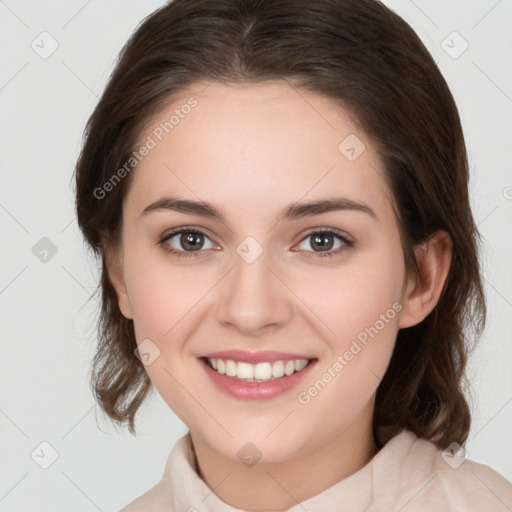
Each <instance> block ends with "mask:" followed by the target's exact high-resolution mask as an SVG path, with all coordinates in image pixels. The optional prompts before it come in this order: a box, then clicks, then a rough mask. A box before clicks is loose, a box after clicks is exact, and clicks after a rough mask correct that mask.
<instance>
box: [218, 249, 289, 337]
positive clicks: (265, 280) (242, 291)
mask: <svg viewBox="0 0 512 512" xmlns="http://www.w3.org/2000/svg"><path fill="white" fill-rule="evenodd" d="M278 274H279V272H278V271H276V270H275V269H274V268H272V265H271V262H270V261H269V258H268V257H267V253H266V252H265V251H263V253H262V254H261V255H260V256H259V257H258V258H257V259H256V260H255V261H252V262H250V263H249V262H248V261H246V260H245V259H244V258H242V257H240V256H239V255H238V254H237V253H236V252H235V253H234V254H233V268H232V270H231V272H229V274H228V275H227V276H226V278H225V279H223V283H222V287H221V289H219V290H218V292H219V295H218V305H217V308H216V316H217V320H218V322H219V323H221V324H222V325H223V326H224V327H228V328H230V329H237V330H238V331H239V332H241V333H244V334H246V335H250V336H257V335H258V334H263V333H266V332H268V331H269V330H278V329H280V328H282V327H283V326H284V325H285V324H286V323H288V322H289V321H290V319H291V318H292V316H293V313H294V304H293V294H291V293H290V291H289V290H288V289H287V288H286V286H285V284H283V282H282V280H281V279H279V278H278V277H277V276H276V275H278Z"/></svg>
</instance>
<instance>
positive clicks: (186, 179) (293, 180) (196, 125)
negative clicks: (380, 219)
mask: <svg viewBox="0 0 512 512" xmlns="http://www.w3.org/2000/svg"><path fill="white" fill-rule="evenodd" d="M140 140H141V141H142V142H144V141H146V142H148V141H150V140H151V141H152V143H151V144H148V146H149V145H151V146H152V148H151V149H150V150H149V151H148V153H147V155H146V156H145V157H144V158H143V159H142V160H141V161H140V162H139V164H138V165H137V167H136V171H135V172H134V176H133V181H132V184H131V187H130V190H129V193H128V197H127V200H129V201H130V202H131V203H133V204H135V205H136V206H137V207H138V208H143V207H144V203H147V202H148V201H151V200H155V199H158V197H157V196H159V195H164V194H165V193H167V192H168V193H172V194H173V195H176V194H178V195H182V196H183V197H187V198H193V199H196V200H197V199H198V198H200V199H203V200H208V201H212V202H214V201H216V202H218V203H223V204H225V205H226V209H228V206H229V205H230V204H232V205H233V206H237V207H239V206H240V204H243V205H244V211H246V212H248V211H249V205H253V206H254V212H253V213H256V214H257V213H261V209H262V208H265V209H269V208H272V205H273V204H275V205H276V207H279V206H282V204H283V203H284V202H288V200H289V201H290V202H291V201H298V200H300V199H301V198H303V197H310V198H312V199H314V198H318V197H322V198H323V197H326V195H327V196H328V195H329V194H331V195H332V194H336V195H339V194H343V195H346V196H347V197H349V198H350V199H354V200H361V201H366V202H372V203H373V206H372V208H374V209H375V208H376V209H379V208H386V206H387V204H386V203H387V202H388V195H389V193H388V190H387V187H386V185H385V183H384V180H383V179H382V176H381V175H382V172H383V170H382V166H381V163H380V161H379V159H378V156H377V154H376V152H375V150H374V149H373V147H372V144H371V141H370V140H369V139H368V137H367V136H366V135H365V134H364V133H363V132H362V131H361V130H360V129H359V128H358V127H357V125H356V124H355V123H354V122H353V121H352V120H351V118H350V116H349V114H348V113H347V112H346V111H344V110H343V108H341V107H340V106H339V105H338V104H337V103H336V102H335V101H333V100H332V99H330V98H325V97H323V96H320V95H317V94H314V93H311V92H308V91H305V90H303V89H298V88H296V87H294V86H292V85H290V84H289V83H287V82H285V81H280V82H265V83H259V84H220V83H215V82H213V83H196V84H193V85H192V86H190V87H188V88H187V89H186V90H183V91H182V92H181V93H180V94H179V95H178V96H176V97H175V98H173V100H172V101H171V102H170V103H169V104H168V105H167V106H166V107H165V108H164V109H162V110H161V111H160V112H159V113H158V114H157V115H156V116H155V117H153V118H152V119H151V120H150V121H149V122H148V123H147V124H146V127H145V129H144V131H143V133H142V134H141V137H140ZM193 196H195V197H193ZM236 202H237V204H235V203H236ZM258 205H259V209H258Z"/></svg>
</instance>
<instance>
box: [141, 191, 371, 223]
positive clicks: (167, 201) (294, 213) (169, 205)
mask: <svg viewBox="0 0 512 512" xmlns="http://www.w3.org/2000/svg"><path fill="white" fill-rule="evenodd" d="M156 210H173V211H176V212H179V213H185V214H188V215H199V216H201V217H206V218H212V219H218V220H220V221H224V220H225V215H224V213H223V212H222V211H221V210H219V209H217V208H215V206H213V205H212V204H210V203H207V202H204V201H191V200H188V199H178V198H176V197H163V198H161V199H158V200H157V201H155V202H154V203H151V204H150V205H148V206H146V208H144V210H143V211H142V213H141V214H140V216H141V217H144V216H145V215H147V214H149V213H151V212H154V211H156ZM340 210H350V211H357V212H363V213H366V214H368V215H370V216H371V217H373V218H374V219H375V220H377V215H376V214H375V212H374V211H373V210H372V209H371V208H370V207H369V206H366V205H364V204H362V203H359V202H356V201H352V200H351V199H346V198H343V197H335V198H331V199H321V200H317V201H311V202H308V203H300V202H298V203H292V204H290V205H288V206H286V207H285V208H283V209H282V210H281V213H280V215H279V220H280V221H292V220H296V219H301V218H304V217H310V216H313V215H320V214H322V213H328V212H332V211H340Z"/></svg>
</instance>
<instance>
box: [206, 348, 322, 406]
mask: <svg viewBox="0 0 512 512" xmlns="http://www.w3.org/2000/svg"><path fill="white" fill-rule="evenodd" d="M199 361H200V362H201V364H202V366H203V368H204V369H205V371H206V374H207V375H208V377H209V378H210V379H211V380H212V382H213V383H214V384H215V385H216V386H217V388H219V389H220V390H221V391H223V392H224V393H226V394H227V395H229V396H232V397H234V398H238V399H240V400H268V399H270V398H274V397H276V396H279V395H282V394H283V393H286V392H287V391H290V390H291V389H293V388H294V387H295V386H297V385H298V384H299V383H300V382H301V381H302V379H304V377H305V376H306V375H307V374H308V373H309V372H310V370H311V368H312V367H313V366H314V365H315V364H316V362H317V360H316V359H314V360H313V361H311V362H310V363H309V364H308V365H307V366H306V367H305V368H304V369H302V370H301V371H300V372H295V373H292V374H291V375H284V376H283V377H280V378H278V379H274V380H270V381H268V382H248V381H244V380H237V379H234V378H231V377H228V376H226V375H222V374H220V373H219V372H217V371H215V370H214V369H212V368H210V367H209V366H208V364H207V362H206V360H205V359H203V358H201V359H199Z"/></svg>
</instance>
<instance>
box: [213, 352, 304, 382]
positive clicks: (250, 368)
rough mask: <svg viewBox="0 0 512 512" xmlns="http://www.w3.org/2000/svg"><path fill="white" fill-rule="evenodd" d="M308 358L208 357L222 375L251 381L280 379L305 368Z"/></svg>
mask: <svg viewBox="0 0 512 512" xmlns="http://www.w3.org/2000/svg"><path fill="white" fill-rule="evenodd" d="M308 362H309V360H308V359H290V360H287V361H274V362H273V363H270V362H268V363H256V364H250V363H244V362H238V363H237V362H236V361H232V360H230V359H214V358H210V357H209V358H208V363H209V364H210V366H211V367H212V368H213V369H214V370H216V371H217V372H219V373H220V374H222V375H227V376H228V377H235V378H237V379H240V380H246V381H249V382H266V381H270V380H274V379H279V378H280V377H283V376H284V375H291V374H292V373H295V372H300V371H301V370H303V369H304V368H305V367H306V366H307V364H308Z"/></svg>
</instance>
